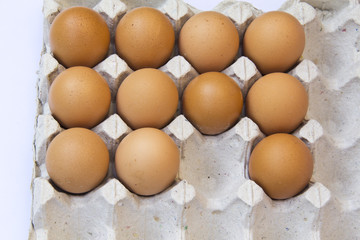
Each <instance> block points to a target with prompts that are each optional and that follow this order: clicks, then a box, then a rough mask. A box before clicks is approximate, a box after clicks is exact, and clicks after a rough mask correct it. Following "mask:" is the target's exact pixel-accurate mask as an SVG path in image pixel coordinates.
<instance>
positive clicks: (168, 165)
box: [115, 128, 180, 196]
mask: <svg viewBox="0 0 360 240" xmlns="http://www.w3.org/2000/svg"><path fill="white" fill-rule="evenodd" d="M179 164H180V153H179V149H178V148H177V146H176V144H175V142H174V141H173V140H172V139H171V138H170V137H169V136H168V135H167V134H166V133H164V132H162V131H161V130H158V129H155V128H141V129H138V130H136V131H133V132H131V133H130V134H129V135H127V136H126V137H125V138H124V139H123V140H122V141H121V142H120V144H119V146H118V148H117V150H116V155H115V167H116V173H117V176H118V178H119V179H120V181H121V182H122V183H123V184H124V185H125V186H126V187H127V188H128V189H129V190H130V191H132V192H134V193H136V194H139V195H146V196H147V195H154V194H157V193H159V192H161V191H163V190H164V189H166V188H167V187H168V186H170V185H171V184H172V183H173V182H174V180H175V177H176V174H177V172H178V170H179Z"/></svg>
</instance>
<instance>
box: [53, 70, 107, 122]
mask: <svg viewBox="0 0 360 240" xmlns="http://www.w3.org/2000/svg"><path fill="white" fill-rule="evenodd" d="M110 101H111V96H110V88H109V86H108V84H107V82H106V81H105V79H104V78H103V77H102V76H101V75H100V74H99V73H97V72H96V71H95V70H93V69H91V68H88V67H72V68H68V69H66V70H65V71H64V72H62V73H60V74H59V75H58V76H57V77H56V78H55V80H54V82H53V83H52V84H51V86H50V89H49V106H50V110H51V113H52V115H53V116H54V118H55V119H56V120H57V121H58V122H59V123H60V124H61V125H62V126H63V127H66V128H71V127H84V128H92V127H94V126H96V125H97V124H99V123H100V122H101V121H102V120H104V118H105V117H106V115H107V113H108V111H109V107H110Z"/></svg>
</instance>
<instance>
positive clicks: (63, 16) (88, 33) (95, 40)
mask: <svg viewBox="0 0 360 240" xmlns="http://www.w3.org/2000/svg"><path fill="white" fill-rule="evenodd" d="M49 37H50V39H49V40H50V47H51V51H52V52H53V54H54V56H55V58H56V59H57V60H58V61H59V62H60V63H61V64H62V65H64V66H65V67H73V66H86V67H94V66H95V65H96V64H98V63H99V62H101V61H102V60H103V59H104V58H105V57H106V54H107V51H108V49H109V44H110V31H109V28H108V26H107V24H106V22H105V20H104V19H103V18H102V17H101V15H100V14H99V13H97V12H95V11H94V10H92V9H89V8H85V7H72V8H68V9H66V10H64V11H62V12H61V13H60V14H59V15H57V16H56V18H55V19H54V21H53V23H52V24H51V27H50V36H49Z"/></svg>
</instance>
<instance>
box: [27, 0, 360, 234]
mask: <svg viewBox="0 0 360 240" xmlns="http://www.w3.org/2000/svg"><path fill="white" fill-rule="evenodd" d="M74 5H82V6H87V7H91V8H93V9H94V10H96V11H97V12H99V13H100V14H101V15H102V16H103V17H104V19H105V20H106V22H107V24H108V26H109V29H110V31H111V34H112V42H111V45H110V49H109V53H108V56H107V58H106V59H105V60H103V61H102V62H101V63H99V64H98V65H97V66H95V67H94V69H95V70H96V71H97V72H99V73H100V74H101V75H102V76H103V77H104V78H105V79H106V81H107V82H108V84H109V86H110V89H111V95H112V104H111V108H110V110H109V114H108V117H107V118H106V119H105V120H104V121H103V122H102V123H100V124H99V125H98V126H96V127H94V128H93V129H92V130H93V131H94V132H96V133H97V134H98V135H99V136H100V137H101V138H102V139H103V140H104V141H105V143H106V145H107V147H108V149H109V152H110V166H109V171H108V175H107V177H106V179H105V180H104V181H103V182H102V183H101V185H100V186H98V187H97V188H96V189H94V190H93V191H91V192H89V193H87V194H82V195H71V194H68V193H65V192H63V191H62V190H60V189H58V188H57V187H56V186H55V185H54V184H53V183H52V182H51V180H50V179H49V176H48V173H47V171H46V167H45V155H46V149H47V147H48V145H49V143H50V142H51V140H52V139H53V138H54V137H55V136H56V135H57V134H59V133H60V132H61V131H63V130H64V129H62V128H61V126H60V125H59V123H58V122H57V121H56V120H55V119H54V118H53V117H52V116H51V111H50V109H49V105H48V102H47V101H48V100H47V98H48V96H47V94H48V88H49V86H50V85H51V83H52V81H53V80H54V79H55V78H56V76H57V75H59V74H60V73H61V72H62V71H64V70H65V68H64V67H63V66H62V65H60V64H59V63H58V62H57V60H56V59H55V58H54V57H53V56H52V53H51V50H50V47H49V40H48V33H49V27H50V24H51V22H52V21H53V20H54V18H55V16H56V15H57V14H58V13H59V12H60V11H61V10H63V9H65V8H68V7H70V6H74ZM138 6H151V7H155V8H158V9H159V10H161V11H162V12H163V13H165V14H166V15H167V16H168V17H169V19H170V20H171V22H172V24H173V26H174V29H175V32H176V36H178V33H179V31H180V29H181V27H182V25H183V24H184V23H185V22H186V20H187V19H189V18H190V17H191V16H192V15H194V14H196V13H198V12H199V10H198V9H196V8H194V7H192V6H190V5H188V4H186V3H184V2H182V1H181V0H167V1H147V0H135V1H119V0H101V1H99V0H91V1H85V0H44V6H43V13H44V17H45V20H44V47H43V51H42V56H41V62H40V69H39V74H38V75H39V79H38V83H37V86H38V112H37V118H36V133H35V139H34V174H33V181H32V193H33V203H32V214H31V216H32V217H31V226H30V233H29V239H30V240H35V239H41V240H42V239H51V240H54V239H55V240H56V239H166V240H167V239H181V240H183V239H206V240H207V239H216V240H220V239H254V240H256V239H301V240H303V239H334V240H335V239H336V240H337V239H360V229H359V228H360V227H359V226H360V220H359V219H360V217H359V216H360V187H359V185H360V184H359V183H360V182H359V181H360V174H359V173H360V160H359V159H358V156H360V144H359V137H360V136H359V135H360V131H359V127H358V126H359V121H360V116H359V114H360V113H359V112H360V111H359V103H360V97H359V94H358V92H359V90H360V89H359V76H360V67H359V66H360V65H359V61H360V60H359V59H360V58H359V56H360V54H359V48H360V46H359V45H358V44H360V34H359V31H358V29H359V27H360V26H359V25H360V14H358V13H359V11H360V5H359V3H358V2H357V1H354V0H348V1H347V0H342V1H330V0H307V1H298V0H290V1H287V2H286V3H285V4H284V5H283V6H282V7H281V9H280V10H282V11H286V12H289V13H291V14H292V15H294V16H295V17H296V18H297V19H298V20H299V21H300V23H301V24H302V25H304V28H305V32H306V46H305V50H304V53H303V60H301V61H300V62H299V64H298V65H297V66H296V67H295V68H294V69H292V70H291V71H290V72H289V73H290V74H291V75H293V76H295V77H296V78H297V79H299V80H300V81H301V83H302V84H303V85H304V86H305V88H306V90H307V92H308V94H309V109H308V113H307V115H306V117H305V120H304V122H303V123H302V124H301V126H299V128H298V129H296V130H295V131H294V133H293V134H294V135H295V136H297V137H299V138H300V139H301V140H303V141H304V142H305V143H306V144H307V145H308V147H309V148H310V149H311V151H312V154H313V156H314V162H315V164H314V174H313V176H312V178H311V182H310V184H309V185H308V186H307V188H306V189H305V190H304V191H302V192H301V193H300V194H298V195H297V196H295V197H293V198H290V199H287V200H272V199H271V198H269V197H268V196H267V195H266V194H265V193H264V192H263V190H262V189H261V187H259V186H258V185H257V184H256V183H255V182H253V181H251V180H250V179H249V176H248V160H249V156H250V153H251V150H252V149H253V148H254V146H255V145H256V144H257V143H258V142H259V141H260V140H261V139H262V138H264V134H263V133H261V131H260V130H259V128H258V126H257V125H256V124H255V123H254V122H253V121H252V120H251V119H249V118H247V117H246V116H245V115H244V114H242V116H241V119H240V120H239V122H237V124H235V126H233V127H232V128H231V129H229V130H228V131H226V132H224V133H222V134H219V135H217V136H206V135H202V134H201V133H200V132H199V131H198V130H197V129H196V128H194V127H193V126H192V125H191V123H190V122H189V121H188V120H187V119H186V118H185V117H184V116H183V115H181V111H180V107H179V109H178V111H177V116H176V117H175V119H174V120H173V121H172V122H171V123H170V124H169V125H167V126H166V127H165V128H164V129H162V130H163V131H164V132H166V133H167V134H168V135H169V136H170V137H171V138H172V139H173V140H174V141H175V143H176V144H177V146H178V147H179V149H180V154H181V162H180V169H179V172H178V176H177V178H176V180H175V182H174V183H173V185H172V186H170V187H169V188H167V189H166V190H165V191H163V192H162V193H160V194H157V195H155V196H151V197H142V196H137V195H135V194H133V193H131V192H129V191H128V190H127V189H126V188H125V187H124V186H123V185H122V183H121V182H120V181H119V180H117V179H116V177H115V172H114V155H115V151H116V148H117V146H118V144H119V142H120V141H121V140H122V139H123V138H124V137H125V136H126V135H127V134H128V133H130V132H131V131H132V130H131V129H130V128H129V127H128V126H127V125H126V124H125V122H124V121H123V120H122V119H121V118H120V117H119V115H117V114H116V109H115V97H116V91H117V89H118V87H119V86H120V84H121V82H122V81H123V80H124V79H125V78H126V76H128V75H129V74H130V73H131V72H132V70H131V69H130V68H129V67H128V65H127V64H126V62H125V61H124V60H122V59H121V58H119V57H118V56H117V55H116V53H115V48H114V42H113V36H114V31H115V28H116V25H117V23H118V21H119V20H120V19H121V17H122V16H123V15H124V14H125V13H126V11H128V10H129V9H132V8H134V7H138ZM214 10H215V11H219V12H221V13H223V14H225V15H226V16H228V17H229V18H230V19H231V20H232V21H233V22H234V23H235V25H236V27H237V29H238V31H239V35H240V39H242V36H243V34H244V31H245V30H246V28H247V26H248V25H249V24H250V23H251V21H252V20H253V19H254V18H255V17H256V16H258V15H260V14H261V13H262V12H261V11H260V10H258V9H256V8H254V7H253V6H252V5H250V4H249V3H245V2H238V1H233V0H227V1H223V2H221V3H220V4H219V5H217V6H216V7H215V8H214ZM160 70H162V71H163V72H165V73H166V74H168V75H169V76H170V77H171V78H172V79H173V81H174V82H175V84H176V86H177V88H178V91H179V96H181V95H182V92H183V90H184V88H185V87H186V86H187V84H188V83H189V82H190V81H191V80H192V79H193V78H194V77H196V76H198V73H197V72H196V71H195V70H194V68H193V67H192V66H191V65H190V64H189V63H188V62H187V61H186V60H185V59H184V58H183V57H182V56H179V55H178V49H177V48H176V47H175V50H174V54H173V57H172V58H171V59H170V60H169V61H168V62H167V63H166V64H165V65H164V66H162V67H161V68H160ZM223 72H224V73H225V74H227V75H229V76H230V77H231V78H232V79H234V81H236V82H237V83H238V84H239V86H240V87H241V90H242V92H243V95H244V96H246V94H247V92H248V90H249V88H250V87H251V86H252V84H253V83H254V82H255V81H256V80H257V79H259V78H260V77H261V74H260V72H259V71H258V70H257V69H256V66H255V65H254V64H253V63H252V62H251V61H250V60H249V59H248V58H246V57H244V56H241V50H240V52H239V55H238V56H237V59H236V61H235V62H234V63H233V64H232V65H231V66H229V67H228V68H226V69H225V70H224V71H223Z"/></svg>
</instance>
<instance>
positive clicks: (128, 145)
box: [46, 7, 313, 199]
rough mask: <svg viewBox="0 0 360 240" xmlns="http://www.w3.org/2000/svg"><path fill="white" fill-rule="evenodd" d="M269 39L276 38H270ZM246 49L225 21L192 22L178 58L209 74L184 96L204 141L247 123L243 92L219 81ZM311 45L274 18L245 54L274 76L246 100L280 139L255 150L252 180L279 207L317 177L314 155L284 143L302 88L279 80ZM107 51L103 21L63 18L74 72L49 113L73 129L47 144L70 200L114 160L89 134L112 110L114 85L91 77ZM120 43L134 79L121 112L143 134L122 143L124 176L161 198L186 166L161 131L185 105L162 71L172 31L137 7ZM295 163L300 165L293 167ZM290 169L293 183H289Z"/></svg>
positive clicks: (122, 91)
mask: <svg viewBox="0 0 360 240" xmlns="http://www.w3.org/2000/svg"><path fill="white" fill-rule="evenodd" d="M274 26H275V28H274ZM274 29H275V31H274ZM276 29H278V31H276ZM264 33H269V34H270V33H271V34H273V35H274V36H275V37H267V38H264V37H262V36H263V34H264ZM264 39H265V40H264ZM239 42H240V41H239V36H238V32H237V30H236V27H235V25H234V24H233V23H232V21H231V20H230V19H229V18H227V17H226V16H224V15H222V14H221V13H217V12H202V13H199V14H197V15H195V16H193V17H192V18H190V19H189V20H188V21H187V22H186V23H185V25H184V26H183V28H182V29H181V31H180V35H179V42H178V44H179V52H180V54H181V55H183V56H184V57H185V58H186V59H187V60H188V61H189V62H190V63H191V64H192V65H193V66H194V68H195V69H196V70H197V71H198V72H199V73H202V74H200V75H199V76H198V77H196V78H195V79H193V80H192V81H191V82H190V83H189V84H188V86H187V87H186V88H185V90H184V93H183V96H182V111H183V114H184V115H185V116H186V118H187V119H188V120H189V121H190V122H191V123H192V124H193V125H194V126H195V127H196V128H197V129H198V130H199V131H200V132H201V133H203V134H208V135H216V134H220V133H222V132H224V131H226V130H228V129H229V128H230V127H232V126H233V125H234V124H235V123H236V121H237V120H238V119H239V118H240V115H241V112H242V108H243V96H242V93H241V89H240V87H239V86H238V85H237V84H236V83H235V82H234V81H233V80H232V79H231V78H230V77H228V76H227V75H225V74H223V73H220V72H219V71H221V70H223V69H224V68H226V67H227V66H228V65H230V64H231V63H232V62H233V60H234V58H235V57H236V55H237V53H238V50H239ZM304 42H305V36H304V31H303V29H302V27H301V25H300V23H298V21H297V20H296V19H295V18H294V17H292V16H291V15H290V14H287V13H283V12H270V13H267V14H264V15H262V16H260V17H259V18H257V19H255V20H254V21H253V22H252V23H251V24H250V26H249V27H248V29H247V31H246V32H245V35H244V40H243V52H244V54H245V55H246V56H248V57H249V58H250V59H251V60H252V61H254V63H255V64H256V65H257V67H258V68H259V70H260V71H261V72H262V73H263V74H267V75H265V76H264V77H262V78H260V79H259V80H258V81H257V82H256V83H255V84H254V85H253V86H252V87H251V89H250V91H249V93H248V94H247V97H246V101H245V103H246V113H247V115H248V116H249V117H250V118H252V119H253V120H254V121H255V122H256V123H257V124H258V125H259V127H260V129H261V130H262V131H263V132H264V133H266V134H274V133H282V134H274V135H271V136H269V137H267V138H265V139H264V140H263V141H261V142H260V143H259V144H258V145H257V146H256V148H255V149H254V151H253V153H252V155H251V158H250V163H249V175H250V177H251V178H252V179H253V180H255V181H256V182H257V183H258V184H259V185H260V186H262V187H263V188H264V190H265V192H266V193H268V194H269V196H271V197H273V198H276V199H283V198H288V197H291V196H294V195H295V194H297V193H298V192H299V191H301V190H302V189H303V188H304V187H305V186H306V184H307V183H308V181H309V179H310V177H311V174H312V165H313V163H312V157H311V154H310V151H309V149H308V148H307V147H306V146H305V144H304V143H302V142H301V141H300V140H299V139H297V138H295V137H293V136H292V135H289V134H283V133H284V132H285V133H289V132H291V131H293V130H294V129H295V128H296V127H298V125H299V124H300V123H301V122H302V120H303V118H304V116H305V114H306V111H307V107H308V97H307V93H306V91H305V89H304V87H303V86H302V84H301V83H300V82H299V81H298V80H297V79H295V78H294V77H292V76H290V75H288V74H286V73H280V71H282V72H283V71H286V70H288V69H290V68H291V67H292V66H293V65H294V64H295V63H296V62H297V61H298V59H299V57H300V56H301V54H302V51H303V48H304ZM109 43H110V33H109V30H108V28H107V25H106V23H105V21H104V20H103V19H102V17H101V15H99V14H98V13H96V12H95V11H93V10H91V9H87V8H83V7H74V8H69V9H67V10H65V11H63V12H61V13H60V14H59V15H58V16H57V17H56V18H55V20H54V22H53V24H52V26H51V29H50V46H51V50H52V52H53V54H54V56H55V57H56V58H57V59H58V61H59V62H60V63H61V64H63V65H64V66H66V67H68V69H66V70H65V71H64V72H62V73H61V74H60V75H59V76H58V77H57V78H56V79H55V80H54V82H53V83H52V85H51V87H50V89H49V106H50V109H51V112H52V114H53V116H54V117H55V118H56V119H57V120H58V122H59V123H60V124H61V125H62V126H63V127H66V128H70V129H68V130H66V131H64V132H62V133H60V134H59V135H58V136H57V137H55V139H54V140H53V141H52V142H51V144H50V145H49V148H48V151H47V155H46V167H47V170H48V173H49V176H50V178H51V179H52V180H53V182H54V183H55V184H56V185H57V186H59V187H60V188H62V189H63V190H65V191H68V192H71V193H84V192H87V191H90V190H91V189H93V188H94V187H96V186H98V185H99V184H100V182H101V181H102V180H103V179H104V177H105V176H106V173H107V171H108V165H109V153H108V151H107V149H106V146H105V144H104V142H103V141H102V140H101V138H100V137H98V136H97V135H96V134H95V133H93V132H91V131H90V130H88V129H86V128H92V127H94V126H96V125H97V124H98V123H100V122H101V121H102V120H103V119H104V118H105V117H106V115H107V113H108V109H109V107H110V101H111V96H110V90H109V86H108V85H107V83H106V80H105V79H103V78H102V77H101V75H100V74H98V73H97V72H96V71H94V70H93V69H91V68H90V67H93V66H94V65H96V64H97V63H99V62H100V61H102V60H103V59H104V58H105V56H106V54H107V51H108V47H109ZM115 44H116V49H117V53H118V54H119V56H120V57H122V58H123V59H124V60H125V61H126V62H127V63H128V65H129V66H130V67H131V68H132V69H134V70H136V71H134V72H133V73H132V74H130V75H129V76H128V77H127V78H126V79H125V80H124V81H123V82H122V84H121V85H120V87H119V89H118V92H117V98H116V104H117V112H118V113H119V115H120V116H121V117H122V119H123V120H124V121H125V122H126V123H127V124H128V125H129V126H130V127H131V128H132V129H137V130H135V131H133V132H131V133H130V134H129V135H128V136H127V137H125V138H124V139H123V140H122V141H121V143H120V144H119V147H118V149H117V151H116V156H115V165H116V173H117V176H118V177H119V179H120V180H121V181H122V183H123V184H124V185H125V186H127V187H128V188H129V189H130V190H131V191H133V192H135V193H137V194H140V195H153V194H156V193H159V192H161V191H162V190H164V189H165V188H166V187H168V186H169V185H170V184H171V183H172V181H173V180H174V179H175V177H176V173H177V172H178V169H179V164H180V160H179V150H178V148H177V147H176V145H175V143H174V142H173V141H172V139H171V138H170V137H169V136H167V135H166V134H165V133H163V132H162V131H160V130H158V129H159V128H162V127H164V126H165V125H166V124H168V123H169V122H170V121H171V120H172V118H173V117H174V114H175V112H176V109H177V106H178V101H179V97H178V96H179V94H178V92H177V88H176V86H175V84H174V82H173V81H172V79H171V78H170V77H169V76H168V75H166V74H165V73H163V72H161V71H160V70H157V69H156V68H158V67H160V66H161V65H163V64H164V63H165V62H166V61H167V60H168V59H169V58H170V56H171V54H172V51H173V48H174V44H175V34H174V30H173V28H172V25H171V23H170V21H169V20H168V18H167V17H166V16H165V15H164V14H162V13H161V12H160V11H158V10H156V9H153V8H147V7H142V8H137V9H134V10H132V11H130V12H128V13H127V14H126V15H125V16H124V17H123V18H122V19H121V20H120V22H119V24H118V26H117V28H116V35H115ZM275 45H279V46H277V47H276V46H275ZM270 139H272V140H270ZM265 140H266V141H265ZM269 141H270V143H268V144H266V142H269ZM264 142H265V143H264ZM276 143H281V144H280V145H279V144H276ZM257 149H260V150H257ZM262 149H263V150H262ZM276 149H277V150H276ZM272 152H273V156H271V155H272ZM279 152H280V153H279ZM294 154H295V155H296V156H298V157H295V158H294V157H291V159H290V161H287V160H286V159H287V158H289V156H292V155H294ZM269 158H270V159H272V160H271V161H270V162H269V160H268V159H269ZM284 159H285V160H286V161H287V164H283V167H277V168H276V169H275V170H273V171H271V172H270V173H271V174H269V171H268V170H269V168H274V167H273V163H272V162H284ZM279 169H280V171H279ZM289 169H293V173H294V174H289V171H290V170H289ZM284 170H285V171H284ZM281 171H283V172H282V173H281ZM264 173H267V174H264ZM284 173H286V174H285V177H284V179H281V178H282V177H283V176H284ZM269 179H270V180H269Z"/></svg>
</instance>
